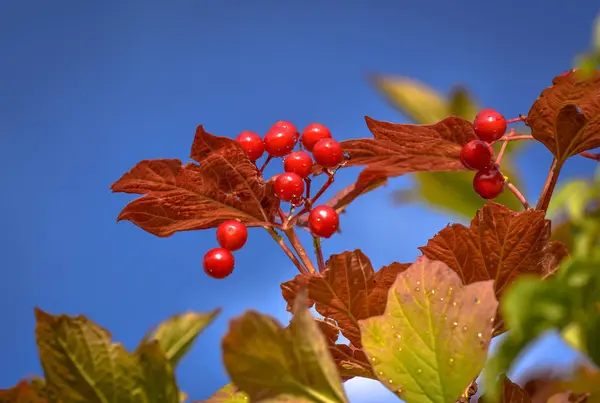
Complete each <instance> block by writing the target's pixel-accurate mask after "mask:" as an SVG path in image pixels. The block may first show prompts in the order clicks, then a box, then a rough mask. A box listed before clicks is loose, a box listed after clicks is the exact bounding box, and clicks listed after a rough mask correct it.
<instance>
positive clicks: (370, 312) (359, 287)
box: [281, 249, 409, 348]
mask: <svg viewBox="0 0 600 403" xmlns="http://www.w3.org/2000/svg"><path fill="white" fill-rule="evenodd" d="M408 266H409V264H401V263H397V262H395V263H392V264H391V265H389V266H385V267H383V268H381V269H380V270H379V271H378V272H375V271H374V270H373V266H372V264H371V261H370V260H369V258H368V257H367V256H366V255H365V254H364V253H363V252H362V251H361V250H360V249H357V250H355V251H352V252H343V253H341V254H337V255H331V257H330V258H329V260H328V261H327V262H326V270H325V271H324V272H323V273H321V274H299V275H297V276H296V277H295V278H294V279H293V280H290V281H287V282H285V283H282V284H281V290H282V294H283V298H284V299H285V300H286V301H287V303H288V310H291V307H292V306H293V303H294V301H295V300H296V297H297V295H298V291H299V290H300V289H302V288H303V287H306V289H307V291H308V299H309V301H310V303H309V305H310V306H312V304H313V303H314V305H315V310H316V311H317V312H318V313H319V314H320V315H323V316H324V317H326V318H330V319H334V320H335V321H336V323H337V325H338V326H339V328H340V330H341V333H342V334H343V335H344V337H345V338H347V339H348V340H349V341H350V342H351V343H352V344H353V345H354V346H355V347H357V348H360V347H361V338H360V328H359V326H358V320H360V319H366V318H369V317H371V316H377V315H381V314H382V313H383V311H384V309H385V301H386V298H387V292H388V289H389V287H390V286H391V285H392V284H393V283H394V280H395V279H396V276H397V275H398V273H400V272H402V271H403V270H405V269H406V268H407V267H408Z"/></svg>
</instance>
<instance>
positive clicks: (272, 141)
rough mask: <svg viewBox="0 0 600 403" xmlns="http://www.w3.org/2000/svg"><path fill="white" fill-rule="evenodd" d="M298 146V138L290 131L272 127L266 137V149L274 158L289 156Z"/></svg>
mask: <svg viewBox="0 0 600 403" xmlns="http://www.w3.org/2000/svg"><path fill="white" fill-rule="evenodd" d="M295 145H296V137H294V134H293V133H292V132H291V131H289V130H288V129H284V128H282V127H276V126H274V127H272V128H271V129H270V130H269V131H268V132H267V134H266V135H265V149H266V150H267V153H269V155H270V156H272V157H283V156H284V155H287V154H289V153H290V152H291V151H292V150H293V149H294V146H295Z"/></svg>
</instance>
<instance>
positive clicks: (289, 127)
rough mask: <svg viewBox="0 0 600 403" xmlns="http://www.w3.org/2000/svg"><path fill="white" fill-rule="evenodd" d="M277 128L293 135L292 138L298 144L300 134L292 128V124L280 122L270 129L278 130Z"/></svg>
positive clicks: (294, 127)
mask: <svg viewBox="0 0 600 403" xmlns="http://www.w3.org/2000/svg"><path fill="white" fill-rule="evenodd" d="M278 127H279V128H282V129H285V130H287V131H289V132H291V133H292V134H293V135H294V138H295V139H296V140H295V141H296V142H298V139H299V138H300V133H299V132H298V129H297V128H296V126H294V124H293V123H292V122H288V121H285V120H280V121H279V122H276V123H275V124H274V125H273V126H272V127H271V129H274V128H278Z"/></svg>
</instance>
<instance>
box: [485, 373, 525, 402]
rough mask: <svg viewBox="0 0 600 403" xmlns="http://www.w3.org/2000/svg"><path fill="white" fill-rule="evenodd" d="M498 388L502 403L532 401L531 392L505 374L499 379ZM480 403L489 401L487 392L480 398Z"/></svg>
mask: <svg viewBox="0 0 600 403" xmlns="http://www.w3.org/2000/svg"><path fill="white" fill-rule="evenodd" d="M500 384H501V385H500ZM498 388H499V390H500V401H501V402H502V403H531V397H530V396H529V394H528V393H527V392H526V391H524V390H523V389H521V387H520V386H519V385H517V384H516V383H514V382H512V381H511V380H510V379H508V377H507V376H506V375H504V374H503V375H501V376H500V378H499V379H498ZM478 403H487V399H486V395H485V393H484V394H483V396H481V398H479V400H478Z"/></svg>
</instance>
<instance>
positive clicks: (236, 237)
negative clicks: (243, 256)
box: [217, 220, 248, 252]
mask: <svg viewBox="0 0 600 403" xmlns="http://www.w3.org/2000/svg"><path fill="white" fill-rule="evenodd" d="M247 240H248V229H247V228H246V226H245V225H244V224H242V223H241V222H239V221H238V220H227V221H225V222H222V223H221V224H220V225H219V227H218V228H217V242H219V245H221V247H222V248H225V249H227V250H229V251H232V252H233V251H236V250H239V249H241V248H242V247H243V246H244V245H245V244H246V241H247Z"/></svg>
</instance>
